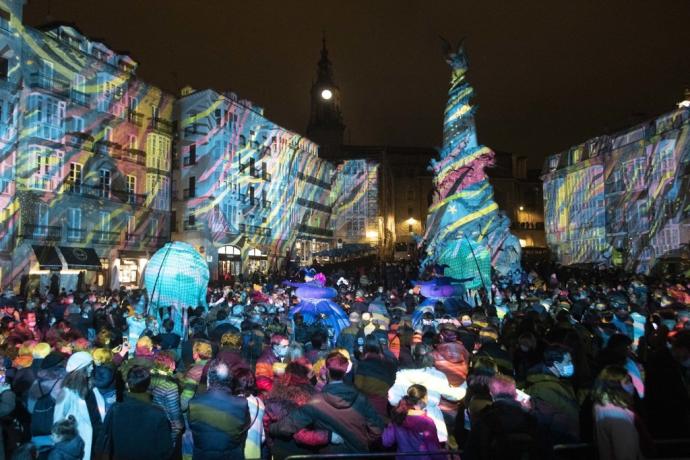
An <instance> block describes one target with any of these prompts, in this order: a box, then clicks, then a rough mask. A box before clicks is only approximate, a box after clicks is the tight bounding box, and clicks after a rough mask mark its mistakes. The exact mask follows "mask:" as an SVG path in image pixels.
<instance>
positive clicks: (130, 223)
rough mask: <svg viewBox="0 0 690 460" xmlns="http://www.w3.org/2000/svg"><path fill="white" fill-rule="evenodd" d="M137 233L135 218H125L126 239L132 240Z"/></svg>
mask: <svg viewBox="0 0 690 460" xmlns="http://www.w3.org/2000/svg"><path fill="white" fill-rule="evenodd" d="M136 231H137V217H136V216H133V215H129V216H127V235H126V236H127V239H128V240H130V241H131V240H133V239H134V236H135V234H136Z"/></svg>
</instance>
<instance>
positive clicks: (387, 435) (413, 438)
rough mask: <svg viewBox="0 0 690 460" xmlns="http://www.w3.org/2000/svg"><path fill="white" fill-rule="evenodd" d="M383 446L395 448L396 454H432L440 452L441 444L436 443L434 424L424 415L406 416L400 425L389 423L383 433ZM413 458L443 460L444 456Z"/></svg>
mask: <svg viewBox="0 0 690 460" xmlns="http://www.w3.org/2000/svg"><path fill="white" fill-rule="evenodd" d="M383 445H384V447H393V446H397V451H398V452H434V451H438V450H441V444H440V443H439V442H438V435H437V434H436V424H435V423H434V421H433V420H432V419H431V418H429V417H427V416H426V415H425V414H419V415H412V414H408V415H407V417H405V420H404V421H403V423H402V425H396V424H395V423H389V424H388V426H387V427H386V429H385V430H384V431H383ZM400 458H406V457H400ZM414 458H415V459H420V460H432V459H436V458H438V459H439V460H440V459H443V458H445V456H444V455H439V456H438V457H436V456H433V455H421V456H418V457H414Z"/></svg>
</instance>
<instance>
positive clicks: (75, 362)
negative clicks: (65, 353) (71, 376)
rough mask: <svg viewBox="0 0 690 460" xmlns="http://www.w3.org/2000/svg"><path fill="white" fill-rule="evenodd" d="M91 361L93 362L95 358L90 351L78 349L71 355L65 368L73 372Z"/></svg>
mask: <svg viewBox="0 0 690 460" xmlns="http://www.w3.org/2000/svg"><path fill="white" fill-rule="evenodd" d="M91 363H93V358H92V357H91V354H90V353H87V352H85V351H78V352H76V353H75V354H73V355H72V356H70V357H69V359H68V360H67V366H66V367H65V369H66V370H67V372H72V371H76V370H78V369H83V368H85V367H86V366H88V365H89V364H91Z"/></svg>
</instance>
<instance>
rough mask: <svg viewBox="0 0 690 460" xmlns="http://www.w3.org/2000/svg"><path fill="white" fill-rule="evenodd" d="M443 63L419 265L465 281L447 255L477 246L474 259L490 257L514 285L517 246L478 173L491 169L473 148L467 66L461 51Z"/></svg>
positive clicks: (484, 278) (476, 279) (482, 279)
mask: <svg viewBox="0 0 690 460" xmlns="http://www.w3.org/2000/svg"><path fill="white" fill-rule="evenodd" d="M447 62H448V63H449V65H450V66H451V69H452V77H451V85H450V90H449V92H448V103H447V105H446V110H445V114H444V124H443V148H442V150H441V154H440V159H439V160H438V161H435V160H432V163H431V168H432V170H433V172H434V188H435V191H434V197H433V202H432V205H431V207H430V208H429V215H428V217H427V229H426V234H425V236H424V241H425V243H426V251H427V254H428V256H427V258H426V260H425V265H427V266H428V265H431V264H434V263H437V264H444V265H448V266H449V269H450V271H448V269H447V270H446V273H445V274H446V275H447V276H450V277H453V278H465V276H464V275H465V274H464V273H456V271H461V270H454V267H455V268H459V267H461V266H465V265H464V262H463V264H458V263H457V261H454V260H451V259H452V258H451V259H449V258H448V257H450V256H448V254H458V253H462V254H463V255H465V254H470V255H471V253H472V251H470V250H469V248H470V247H472V248H474V247H477V246H478V247H479V248H480V249H479V251H478V252H479V254H476V253H475V256H477V257H480V258H484V257H486V256H488V255H489V254H490V257H491V265H492V266H493V267H494V269H495V270H496V271H497V273H498V274H499V275H501V276H503V277H512V278H514V279H515V280H516V281H517V280H518V279H519V276H520V245H519V242H518V240H517V238H516V237H515V236H514V235H512V234H511V233H510V231H509V228H510V221H509V219H508V218H507V217H506V216H505V214H503V213H502V212H500V211H499V209H498V205H497V204H496V202H495V201H494V200H493V188H492V187H491V184H490V183H489V181H488V178H487V175H486V174H485V172H484V168H486V167H488V166H491V165H493V161H494V153H493V152H492V151H491V149H489V148H488V147H484V146H480V145H478V143H477V136H476V129H475V125H474V116H473V113H474V109H473V107H472V105H471V104H470V99H471V97H472V95H473V89H472V87H471V86H470V85H469V84H468V83H467V82H466V78H465V77H466V72H467V61H466V59H465V55H464V50H463V49H462V47H459V48H458V49H457V50H452V51H451V50H450V49H448V50H447ZM456 247H457V248H456ZM484 252H486V254H484ZM480 266H481V265H480ZM485 271H486V269H485ZM490 280H491V274H490V273H482V274H481V276H477V275H474V276H473V277H472V280H471V281H469V283H468V287H479V286H481V285H482V284H484V285H485V286H486V287H488V285H487V283H490Z"/></svg>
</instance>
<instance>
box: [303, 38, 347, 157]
mask: <svg viewBox="0 0 690 460" xmlns="http://www.w3.org/2000/svg"><path fill="white" fill-rule="evenodd" d="M344 131H345V125H344V124H343V115H342V113H341V112H340V88H338V86H337V85H336V84H335V79H334V78H333V65H332V64H331V60H330V59H329V57H328V48H327V47H326V32H325V31H324V32H323V35H322V37H321V56H320V58H319V62H318V64H317V69H316V81H315V82H313V83H312V85H311V111H310V116H309V125H308V126H307V136H308V137H309V138H310V139H311V140H313V141H314V142H316V143H317V144H319V146H320V147H321V152H322V153H323V154H328V155H329V156H334V155H337V152H338V151H339V150H340V147H341V146H342V144H343V133H344Z"/></svg>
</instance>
